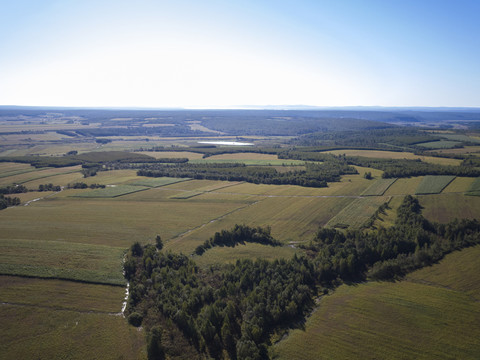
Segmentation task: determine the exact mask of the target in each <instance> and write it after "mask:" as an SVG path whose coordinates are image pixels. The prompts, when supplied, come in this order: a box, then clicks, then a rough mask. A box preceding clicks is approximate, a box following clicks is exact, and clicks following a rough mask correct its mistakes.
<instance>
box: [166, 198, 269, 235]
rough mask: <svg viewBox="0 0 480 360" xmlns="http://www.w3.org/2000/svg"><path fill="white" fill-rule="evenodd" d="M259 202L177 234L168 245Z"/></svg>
mask: <svg viewBox="0 0 480 360" xmlns="http://www.w3.org/2000/svg"><path fill="white" fill-rule="evenodd" d="M260 201H261V200H258V201H255V202H253V203H251V204H247V205H245V206H241V207H239V208H236V209H234V210H232V211H229V212H227V213H225V214H223V215H220V216H219V217H216V218H214V219H212V220H209V221H208V222H206V223H203V224H201V225H198V226H195V227H194V228H192V229H189V230H187V231H185V232H183V233H181V234H178V235H176V236H174V237H173V238H171V239H170V240H169V243H170V242H172V241H175V242H176V240H177V239H180V238H181V237H183V236H185V235H187V234H190V233H191V232H193V231H195V230H198V229H201V228H203V227H204V226H207V225H209V224H212V223H214V222H217V221H218V220H221V219H223V218H224V217H226V216H228V215H231V214H233V213H235V212H237V211H240V210H243V209H246V208H248V207H250V206H252V205H256V204H258V203H259V202H260Z"/></svg>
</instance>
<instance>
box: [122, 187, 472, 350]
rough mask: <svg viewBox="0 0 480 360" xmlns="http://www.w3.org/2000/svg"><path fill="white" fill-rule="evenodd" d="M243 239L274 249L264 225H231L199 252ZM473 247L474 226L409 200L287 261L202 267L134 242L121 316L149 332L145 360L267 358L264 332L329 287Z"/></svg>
mask: <svg viewBox="0 0 480 360" xmlns="http://www.w3.org/2000/svg"><path fill="white" fill-rule="evenodd" d="M247 237H252V238H253V239H247ZM258 239H263V240H260V241H258ZM249 241H252V242H260V243H267V244H269V245H278V242H277V241H276V240H274V239H272V238H271V236H270V234H269V231H268V229H265V230H261V229H259V228H249V227H247V226H244V225H237V226H236V227H234V228H233V229H232V230H225V231H222V232H220V233H217V234H215V236H214V237H212V238H211V239H210V240H209V241H207V242H206V243H205V244H203V245H202V249H201V250H202V251H198V252H197V254H198V256H201V254H203V252H204V251H205V250H208V248H210V247H211V246H222V245H224V246H225V245H227V246H233V245H234V244H236V243H237V242H239V243H241V242H249ZM478 243H480V222H478V221H477V220H461V221H458V220H455V221H453V222H451V223H449V224H436V223H431V222H429V221H427V220H426V219H425V218H424V217H423V216H422V215H421V208H420V205H419V203H418V200H417V199H416V198H413V197H412V196H406V197H405V199H404V201H403V203H402V205H401V206H400V207H399V209H398V215H397V220H396V223H395V225H394V226H392V227H391V228H388V229H384V228H380V229H376V230H369V231H347V232H342V231H339V230H335V229H327V228H321V229H320V230H319V231H318V233H317V234H316V236H315V237H314V239H312V241H311V242H310V243H308V244H306V245H303V246H301V249H302V250H303V253H304V255H295V256H294V257H293V258H292V259H290V260H275V261H273V262H269V261H266V260H256V261H252V260H238V261H237V262H236V263H235V264H233V265H225V266H220V265H219V266H217V267H210V268H209V269H202V268H199V267H197V266H196V264H195V262H194V261H193V260H192V258H190V257H187V256H185V255H182V254H173V253H171V252H166V253H165V252H163V251H161V250H159V248H160V249H161V246H158V247H155V246H154V245H146V246H141V245H140V244H138V243H135V244H134V245H132V247H131V249H130V251H129V253H128V254H127V258H126V261H125V265H124V268H125V277H126V278H127V279H128V280H129V281H130V285H131V294H130V297H129V300H128V306H127V314H129V321H130V323H131V324H133V325H135V326H140V325H143V326H144V327H145V328H146V329H147V332H148V334H149V335H148V337H147V339H148V344H147V346H148V353H149V358H150V359H162V358H164V357H165V355H166V354H168V355H169V356H175V354H178V352H179V351H181V350H180V349H179V348H178V346H179V345H178V344H183V346H185V347H184V348H183V351H185V352H190V353H191V357H192V358H204V357H208V356H209V357H212V358H215V359H228V358H230V359H268V358H269V353H268V346H269V345H271V339H272V335H274V334H281V333H282V332H283V331H285V329H288V328H289V327H292V326H295V325H296V324H300V323H301V322H302V321H303V320H304V319H305V316H306V315H307V314H308V313H309V311H310V310H311V309H312V307H313V304H314V300H315V298H316V297H317V296H319V295H321V294H323V293H324V292H327V291H328V289H329V288H332V287H335V286H336V285H338V284H339V283H341V282H342V281H350V282H351V281H364V280H365V279H367V278H370V279H375V280H390V279H395V278H398V277H402V276H403V275H405V274H406V273H408V272H410V271H412V270H414V269H417V268H420V267H423V266H426V265H429V264H432V263H434V262H436V261H438V260H440V259H441V258H442V257H443V256H444V255H445V254H447V253H449V252H451V251H454V250H457V249H461V248H464V247H467V246H471V245H474V244H478Z"/></svg>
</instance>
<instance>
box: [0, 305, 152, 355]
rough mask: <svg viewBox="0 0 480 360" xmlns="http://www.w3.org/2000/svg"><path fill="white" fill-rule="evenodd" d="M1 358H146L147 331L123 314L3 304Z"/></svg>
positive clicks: (0, 315)
mask: <svg viewBox="0 0 480 360" xmlns="http://www.w3.org/2000/svg"><path fill="white" fill-rule="evenodd" d="M0 317H1V319H2V324H1V325H0V336H1V337H2V342H1V344H0V358H2V359H39V360H49V359H72V360H73V359H78V360H82V359H98V360H101V359H112V360H114V359H122V358H123V359H139V360H140V359H146V349H145V335H144V333H143V332H141V331H138V330H137V329H136V328H134V327H132V326H130V325H128V323H127V322H126V321H125V319H124V318H123V317H121V316H113V315H108V314H103V313H96V312H90V309H89V308H88V307H87V308H85V309H84V310H82V311H72V310H60V309H49V308H41V307H38V306H18V305H6V304H2V305H0Z"/></svg>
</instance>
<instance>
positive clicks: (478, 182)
mask: <svg viewBox="0 0 480 360" xmlns="http://www.w3.org/2000/svg"><path fill="white" fill-rule="evenodd" d="M467 195H472V196H479V195H480V177H478V178H476V179H475V180H474V181H473V182H472V184H471V185H470V188H469V189H468V192H467Z"/></svg>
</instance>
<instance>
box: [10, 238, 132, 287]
mask: <svg viewBox="0 0 480 360" xmlns="http://www.w3.org/2000/svg"><path fill="white" fill-rule="evenodd" d="M0 250H1V251H0V274H3V275H22V276H34V277H41V278H57V279H70V280H77V281H86V282H93V283H104V284H115V285H123V284H125V279H124V278H123V275H122V258H123V255H124V253H125V249H124V248H121V247H112V246H104V245H87V244H76V243H71V242H70V243H69V242H65V241H44V240H38V239H35V240H23V239H5V238H2V239H0Z"/></svg>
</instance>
